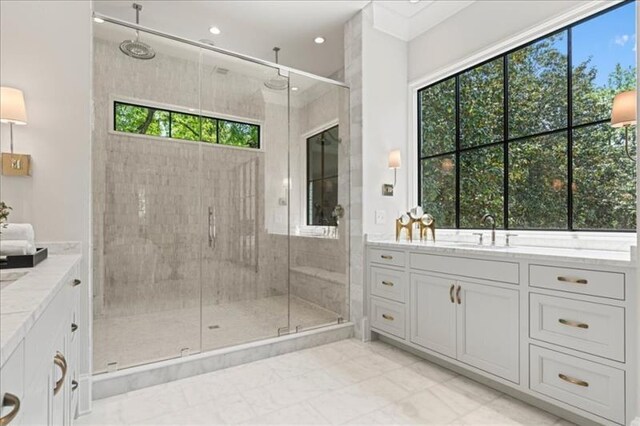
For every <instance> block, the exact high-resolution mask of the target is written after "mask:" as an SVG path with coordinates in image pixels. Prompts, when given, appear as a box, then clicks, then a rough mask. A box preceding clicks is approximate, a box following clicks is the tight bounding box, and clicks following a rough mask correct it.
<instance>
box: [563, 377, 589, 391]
mask: <svg viewBox="0 0 640 426" xmlns="http://www.w3.org/2000/svg"><path fill="white" fill-rule="evenodd" d="M558 377H560V378H561V379H562V380H564V381H565V382H568V383H571V384H573V385H578V386H582V387H584V388H588V387H589V383H588V382H585V381H584V380H580V379H576V378H575V377H571V376H567V375H565V374H562V373H560V374H558Z"/></svg>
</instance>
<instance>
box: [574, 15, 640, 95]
mask: <svg viewBox="0 0 640 426" xmlns="http://www.w3.org/2000/svg"><path fill="white" fill-rule="evenodd" d="M635 10H636V4H635V2H631V3H628V4H626V5H624V6H622V7H619V8H617V9H615V10H612V11H610V12H608V13H605V14H603V15H600V16H598V17H596V18H595V19H590V20H588V21H585V22H584V23H582V24H580V25H577V26H576V27H574V28H573V34H572V37H573V66H574V67H575V66H576V65H578V64H581V63H583V62H584V61H588V60H591V65H593V66H595V68H596V69H597V70H598V74H597V76H596V79H595V83H596V84H597V85H598V86H604V85H606V84H607V80H608V78H609V75H610V74H611V73H612V72H613V70H614V69H615V67H616V64H620V65H622V67H623V68H629V67H635V64H636V53H637V52H636V50H637V44H638V40H637V34H636V31H635V25H634V23H635Z"/></svg>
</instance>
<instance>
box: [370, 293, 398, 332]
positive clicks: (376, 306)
mask: <svg viewBox="0 0 640 426" xmlns="http://www.w3.org/2000/svg"><path fill="white" fill-rule="evenodd" d="M370 300H371V327H373V328H377V329H378V330H381V331H386V332H387V333H389V334H393V335H394V336H398V337H400V338H403V339H404V336H405V327H404V326H405V316H406V315H405V307H404V305H403V304H400V303H396V302H390V301H388V300H382V299H378V298H375V297H372V298H371V299H370Z"/></svg>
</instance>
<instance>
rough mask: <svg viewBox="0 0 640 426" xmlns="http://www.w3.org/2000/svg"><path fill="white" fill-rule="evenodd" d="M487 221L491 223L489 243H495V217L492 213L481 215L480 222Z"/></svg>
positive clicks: (493, 244)
mask: <svg viewBox="0 0 640 426" xmlns="http://www.w3.org/2000/svg"><path fill="white" fill-rule="evenodd" d="M485 222H489V224H490V225H491V245H492V246H495V245H496V218H495V217H494V216H493V215H492V214H489V213H487V214H485V215H484V216H482V223H485Z"/></svg>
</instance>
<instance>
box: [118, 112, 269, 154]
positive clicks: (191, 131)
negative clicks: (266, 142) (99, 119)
mask: <svg viewBox="0 0 640 426" xmlns="http://www.w3.org/2000/svg"><path fill="white" fill-rule="evenodd" d="M113 117H114V119H113V130H115V131H116V132H124V133H132V134H136V135H147V136H156V137H161V138H170V139H180V140H188V141H194V142H205V143H210V144H221V145H229V146H235V147H240V148H253V149H259V148H260V125H258V124H255V123H246V122H242V121H235V120H229V119H227V118H220V117H213V116H206V115H198V114H192V113H187V112H183V111H175V110H171V109H165V108H161V107H157V106H149V105H140V104H136V103H130V102H122V101H114V102H113Z"/></svg>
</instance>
